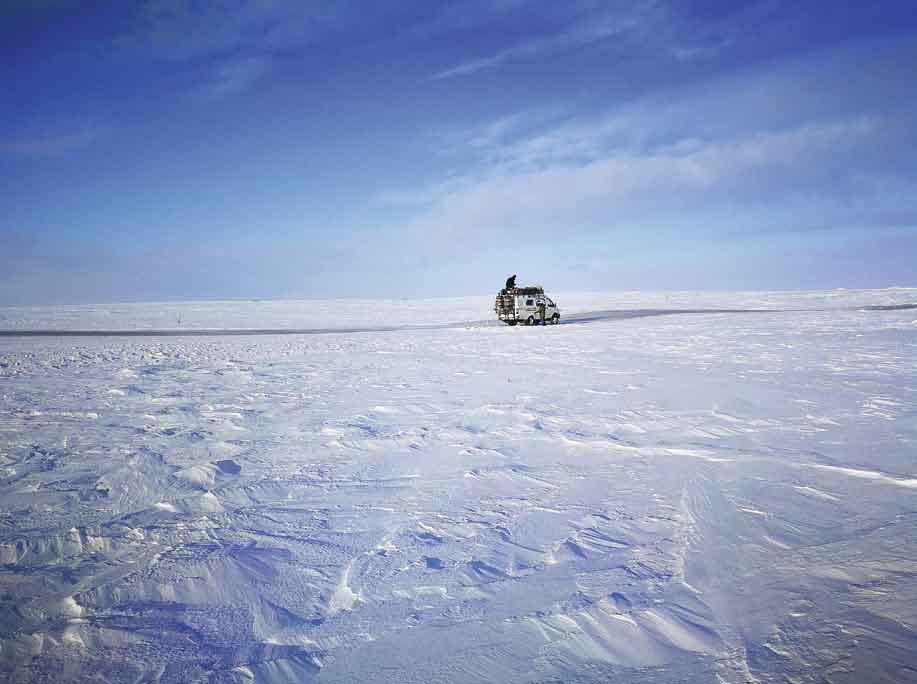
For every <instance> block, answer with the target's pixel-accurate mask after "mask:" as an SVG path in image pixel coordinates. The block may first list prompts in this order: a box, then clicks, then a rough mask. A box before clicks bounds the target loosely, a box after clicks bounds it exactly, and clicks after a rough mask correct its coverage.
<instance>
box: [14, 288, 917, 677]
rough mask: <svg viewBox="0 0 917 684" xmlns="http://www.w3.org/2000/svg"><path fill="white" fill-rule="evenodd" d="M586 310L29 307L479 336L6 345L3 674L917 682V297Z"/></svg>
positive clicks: (240, 324)
mask: <svg viewBox="0 0 917 684" xmlns="http://www.w3.org/2000/svg"><path fill="white" fill-rule="evenodd" d="M557 300H558V303H559V304H560V306H561V307H562V309H563V311H564V316H565V318H567V319H569V320H570V321H571V322H570V323H569V324H567V325H560V326H551V327H546V328H508V327H504V326H496V325H492V324H491V322H490V321H489V319H490V317H491V315H490V311H489V307H490V305H491V303H492V298H491V297H479V298H467V299H461V300H448V301H446V300H428V301H423V302H410V301H398V302H373V303H371V304H369V305H368V304H367V303H366V302H363V303H360V302H354V301H350V302H343V303H323V304H321V306H319V307H316V306H315V305H314V304H304V303H301V302H300V303H297V302H276V303H271V302H265V303H186V304H156V305H150V304H148V305H142V304H131V305H123V306H117V307H112V306H109V307H45V308H42V307H39V308H23V307H19V308H3V309H0V328H4V329H7V330H10V329H17V330H28V329H30V330H35V329H49V328H55V329H70V330H74V329H82V330H89V329H95V330H105V329H138V328H141V329H148V330H153V329H166V328H185V327H188V328H193V329H205V328H210V329H212V328H221V327H223V328H239V329H243V328H247V329H252V328H257V329H265V328H270V329H279V328H297V329H306V328H354V327H365V328H372V327H374V326H375V327H376V328H385V327H387V326H396V325H397V326H400V325H406V326H410V325H439V324H443V325H447V326H448V327H443V328H439V329H437V328H433V329H402V330H384V329H377V330H375V331H368V332H356V333H343V332H332V333H326V334H321V335H291V334H287V335H257V336H245V337H238V336H235V337H232V336H213V337H186V336H172V337H132V338H126V337H117V336H109V337H69V338H58V337H38V338H25V337H3V338H0V679H3V680H4V681H11V682H70V681H80V682H89V681H106V682H154V681H162V682H237V683H243V682H252V681H256V682H271V683H274V682H312V681H315V682H607V681H616V682H641V683H644V682H676V681H677V682H682V681H690V682H755V681H759V682H794V683H798V684H804V683H807V682H824V681H829V682H851V683H853V682H914V681H917V655H915V654H917V631H915V630H917V581H915V579H917V309H908V308H891V309H886V308H881V307H894V306H899V307H900V306H902V305H907V304H913V303H917V291H913V290H910V291H908V290H883V291H874V292H869V291H850V292H845V291H836V292H824V293H803V294H786V293H784V294H767V293H760V294H743V295H728V294H720V295H691V294H658V295H654V294H648V295H639V294H626V295H570V296H569V297H568V298H565V297H563V296H560V295H558V296H557ZM866 307H879V308H866ZM724 308H728V309H768V310H769V311H768V312H766V313H762V312H737V311H736V312H719V313H691V314H672V315H649V314H651V313H659V311H658V310H660V309H664V310H670V309H695V310H697V309H724ZM801 309H802V310H801ZM610 310H618V311H617V313H616V312H615V311H610ZM620 310H624V313H621V311H620ZM589 312H602V313H598V314H590V313H589ZM179 314H180V315H181V319H182V320H181V323H180V325H176V323H177V317H178V316H179ZM463 321H486V323H470V324H467V325H461V323H462V322H463Z"/></svg>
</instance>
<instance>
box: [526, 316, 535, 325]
mask: <svg viewBox="0 0 917 684" xmlns="http://www.w3.org/2000/svg"><path fill="white" fill-rule="evenodd" d="M525 324H526V325H535V317H534V316H529V317H528V318H526V319H525Z"/></svg>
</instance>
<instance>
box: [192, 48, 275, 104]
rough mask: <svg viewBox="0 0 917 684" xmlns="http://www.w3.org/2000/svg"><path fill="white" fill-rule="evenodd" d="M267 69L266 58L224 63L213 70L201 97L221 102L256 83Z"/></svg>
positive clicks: (268, 65)
mask: <svg viewBox="0 0 917 684" xmlns="http://www.w3.org/2000/svg"><path fill="white" fill-rule="evenodd" d="M269 68H270V60H269V59H268V58H267V57H247V58H243V59H237V60H229V61H225V62H223V63H221V64H219V65H217V67H216V68H215V69H214V71H213V73H212V75H211V78H210V81H209V82H208V83H206V84H205V85H204V86H203V89H202V92H203V95H204V96H205V97H206V98H207V99H209V100H221V99H223V98H225V97H229V96H231V95H235V94H237V93H241V92H243V91H245V90H248V89H249V88H250V87H251V86H253V85H254V84H255V83H257V82H258V81H259V80H260V79H261V78H262V77H263V76H264V75H265V74H266V73H267V72H268V70H269Z"/></svg>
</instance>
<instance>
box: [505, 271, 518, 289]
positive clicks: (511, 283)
mask: <svg viewBox="0 0 917 684" xmlns="http://www.w3.org/2000/svg"><path fill="white" fill-rule="evenodd" d="M514 287H516V276H515V275H511V276H510V277H509V278H507V279H506V289H507V290H512V289H513V288H514Z"/></svg>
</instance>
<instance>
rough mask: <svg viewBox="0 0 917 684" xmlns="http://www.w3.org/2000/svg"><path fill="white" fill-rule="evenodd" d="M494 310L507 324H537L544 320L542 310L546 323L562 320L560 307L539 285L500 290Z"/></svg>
mask: <svg viewBox="0 0 917 684" xmlns="http://www.w3.org/2000/svg"><path fill="white" fill-rule="evenodd" d="M494 311H495V312H496V314H497V318H499V319H500V320H501V321H503V322H504V323H506V324H507V325H516V324H517V323H522V324H523V325H537V324H539V323H541V322H542V311H543V312H544V319H543V321H544V323H546V324H547V323H550V324H552V325H554V324H556V323H558V322H559V321H560V309H559V308H558V306H557V304H555V303H554V302H553V300H552V299H551V298H550V297H548V296H547V295H545V293H544V288H542V287H539V286H535V287H514V288H510V289H509V290H500V292H498V293H497V298H496V300H495V301H494Z"/></svg>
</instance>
